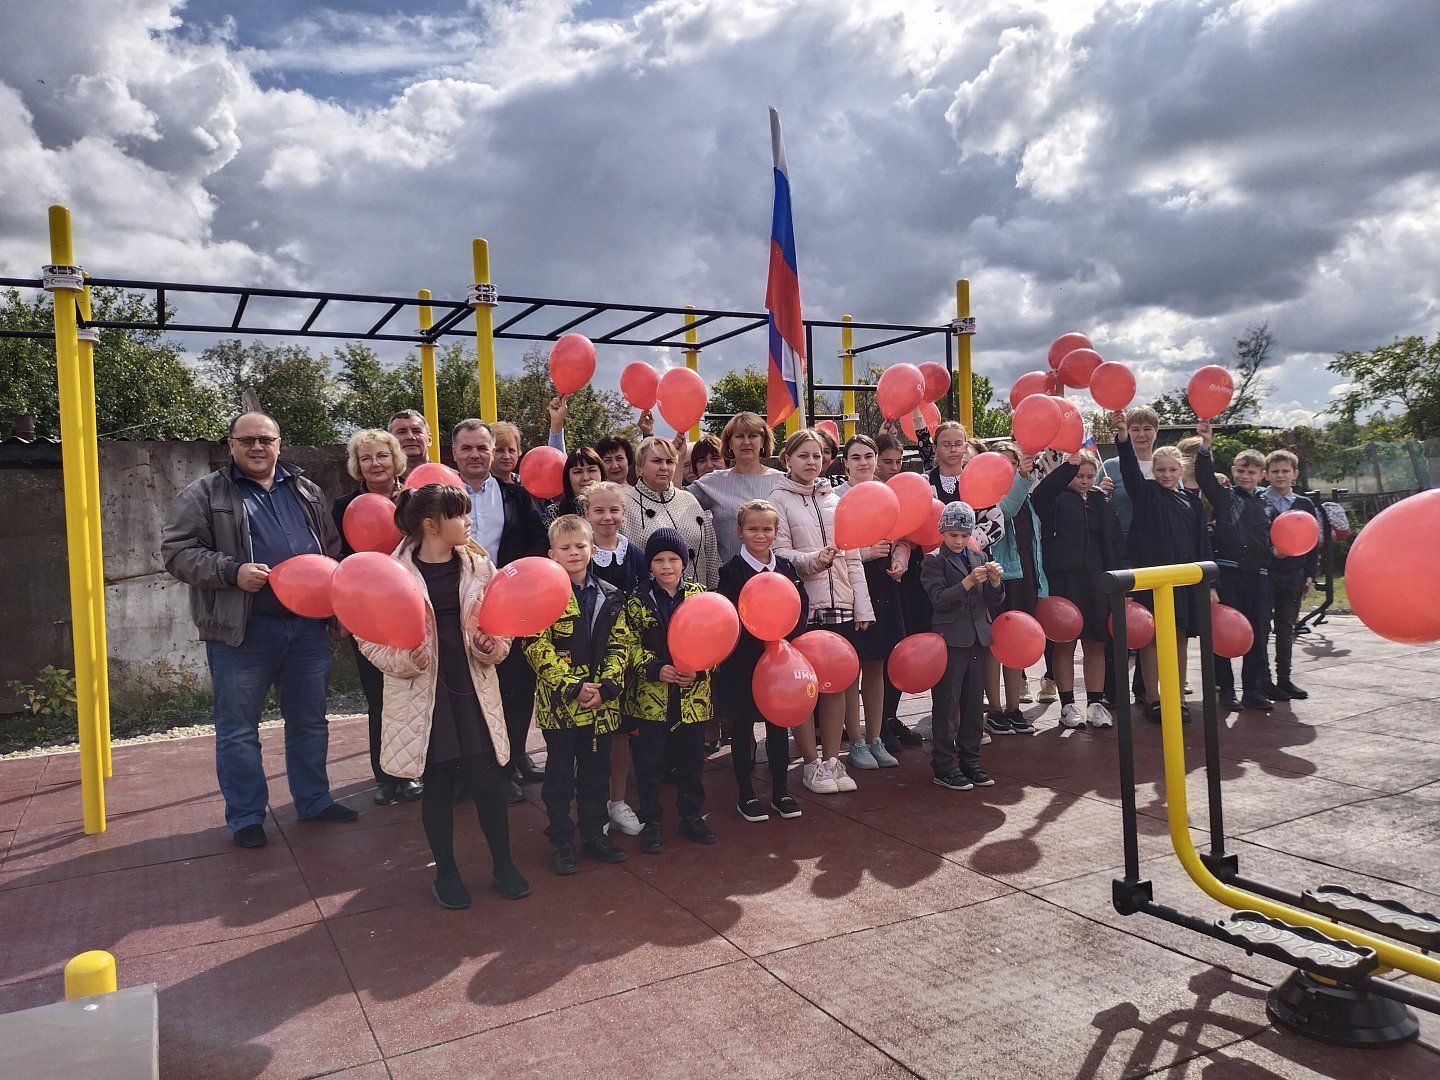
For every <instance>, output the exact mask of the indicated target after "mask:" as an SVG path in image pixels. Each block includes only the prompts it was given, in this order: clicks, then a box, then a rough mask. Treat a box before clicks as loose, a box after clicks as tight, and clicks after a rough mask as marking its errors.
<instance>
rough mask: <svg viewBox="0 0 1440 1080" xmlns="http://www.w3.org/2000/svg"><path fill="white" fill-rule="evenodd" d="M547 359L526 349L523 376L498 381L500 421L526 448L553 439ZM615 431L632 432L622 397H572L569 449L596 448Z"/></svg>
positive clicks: (588, 391)
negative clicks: (517, 432)
mask: <svg viewBox="0 0 1440 1080" xmlns="http://www.w3.org/2000/svg"><path fill="white" fill-rule="evenodd" d="M546 356H547V354H546V353H545V352H542V351H541V350H540V349H539V348H530V349H527V350H526V352H525V355H524V356H523V357H521V360H520V374H519V375H509V376H504V377H502V378H499V379H497V380H496V387H495V392H496V397H497V399H498V406H499V407H498V412H499V414H500V418H501V419H502V420H509V421H510V422H511V423H512V424H514V425H515V426H516V427H518V428H519V429H520V437H521V441H522V442H523V444H524V445H525V446H527V447H529V446H539V445H540V444H541V443H543V442H544V441H545V440H546V439H547V438H548V437H549V435H550V413H549V411H548V407H549V404H550V399H551V398H553V397H554V396H555V387H554V386H552V385H551V383H550V369H549V365H548V363H547V361H546ZM437 381H438V380H437ZM472 415H473V414H472ZM615 431H626V432H627V433H628V432H633V425H632V424H631V423H630V406H629V405H628V404H627V403H626V401H625V399H624V398H623V397H621V396H620V394H619V393H617V392H614V391H610V390H596V389H595V387H594V386H593V385H589V386H583V387H581V388H580V389H579V390H577V391H576V392H575V393H573V394H571V395H570V408H569V413H568V415H567V417H566V420H565V443H566V445H567V446H569V447H571V448H574V447H576V446H593V445H595V443H596V442H598V441H599V440H600V439H602V438H604V437H605V436H606V435H609V434H610V433H611V432H615Z"/></svg>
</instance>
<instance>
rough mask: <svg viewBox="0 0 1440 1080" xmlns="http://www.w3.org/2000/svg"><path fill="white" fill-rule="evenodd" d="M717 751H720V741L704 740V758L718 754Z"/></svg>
mask: <svg viewBox="0 0 1440 1080" xmlns="http://www.w3.org/2000/svg"><path fill="white" fill-rule="evenodd" d="M719 750H720V740H718V739H706V740H705V756H706V757H709V756H710V755H711V754H714V753H718V752H719Z"/></svg>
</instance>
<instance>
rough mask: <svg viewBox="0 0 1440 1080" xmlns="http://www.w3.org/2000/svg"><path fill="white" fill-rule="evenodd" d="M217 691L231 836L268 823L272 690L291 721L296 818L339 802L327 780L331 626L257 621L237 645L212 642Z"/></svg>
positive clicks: (288, 755) (218, 741)
mask: <svg viewBox="0 0 1440 1080" xmlns="http://www.w3.org/2000/svg"><path fill="white" fill-rule="evenodd" d="M205 655H206V657H207V659H208V660H209V662H210V681H211V683H212V685H213V686H214V689H215V713H214V716H215V774H216V776H217V777H218V778H219V781H220V793H221V794H222V795H224V796H225V822H226V824H228V825H229V826H230V830H231V831H232V832H235V831H238V830H240V829H243V828H244V827H245V826H246V825H258V824H260V823H261V822H262V821H264V820H265V806H266V804H267V803H268V802H269V797H270V793H269V789H268V788H267V786H266V784H265V766H264V764H263V762H262V761H261V759H260V712H261V710H262V709H263V708H264V705H265V695H266V694H268V693H269V692H270V687H271V686H274V687H275V694H276V696H277V697H278V698H279V700H280V715H281V716H283V717H284V718H285V774H286V778H287V779H288V780H289V781H290V795H291V798H293V799H294V800H295V811H296V813H297V814H298V815H299V816H300V817H302V818H308V817H314V816H315V815H316V814H318V813H320V812H321V811H322V810H324V809H325V808H326V807H327V806H329V805H330V804H331V803H333V802H334V801H335V800H334V799H332V798H331V797H330V780H329V778H328V777H327V776H326V775H325V755H326V753H327V751H328V750H329V748H330V728H329V726H328V722H327V720H326V717H325V691H326V688H327V686H328V685H329V682H330V642H329V638H328V635H327V634H326V631H325V623H324V622H322V621H321V620H319V619H302V618H300V617H299V616H298V615H253V614H252V615H251V616H250V621H249V623H247V624H246V626H245V640H244V641H243V642H241V643H240V644H239V645H238V646H231V645H226V644H224V643H223V642H219V641H207V642H206V643H205Z"/></svg>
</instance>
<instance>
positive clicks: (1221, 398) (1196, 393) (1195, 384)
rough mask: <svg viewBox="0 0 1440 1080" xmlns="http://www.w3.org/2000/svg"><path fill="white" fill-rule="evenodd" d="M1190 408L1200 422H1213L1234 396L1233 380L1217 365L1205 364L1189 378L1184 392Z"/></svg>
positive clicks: (1228, 373) (1227, 406)
mask: <svg viewBox="0 0 1440 1080" xmlns="http://www.w3.org/2000/svg"><path fill="white" fill-rule="evenodd" d="M1185 396H1186V397H1187V398H1189V399H1190V408H1192V409H1194V410H1195V415H1196V416H1198V417H1199V418H1200V419H1201V420H1213V419H1215V417H1217V416H1219V415H1220V414H1221V413H1222V412H1224V411H1225V410H1226V409H1227V408H1229V406H1230V399H1231V398H1233V397H1234V396H1235V380H1234V379H1233V378H1231V376H1230V372H1228V371H1226V370H1225V369H1224V368H1223V367H1221V366H1220V365H1219V364H1207V365H1206V366H1205V367H1202V368H1201V369H1200V370H1199V371H1197V372H1195V374H1194V375H1191V376H1190V386H1189V387H1188V388H1187V389H1186V391H1185Z"/></svg>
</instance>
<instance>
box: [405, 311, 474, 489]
mask: <svg viewBox="0 0 1440 1080" xmlns="http://www.w3.org/2000/svg"><path fill="white" fill-rule="evenodd" d="M417 295H418V296H419V297H420V299H421V300H429V299H430V290H429V289H421V290H420V292H419V293H418V294H417ZM486 310H487V311H488V310H489V309H488V308H487V309H486ZM419 312H420V329H421V330H422V331H423V330H429V329H430V327H431V326H432V325H434V323H433V316H432V313H431V311H430V305H429V304H421V305H420V308H419ZM420 393H421V396H422V398H423V399H424V405H425V423H426V425H427V426H428V427H429V428H430V449H429V450H428V451H426V452H427V453H428V454H429V455H430V460H431V461H439V460H440V393H439V391H438V390H437V389H436V388H435V346H434V345H432V344H430V343H429V342H425V343H424V344H422V345H421V346H420Z"/></svg>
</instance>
